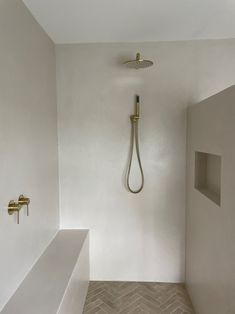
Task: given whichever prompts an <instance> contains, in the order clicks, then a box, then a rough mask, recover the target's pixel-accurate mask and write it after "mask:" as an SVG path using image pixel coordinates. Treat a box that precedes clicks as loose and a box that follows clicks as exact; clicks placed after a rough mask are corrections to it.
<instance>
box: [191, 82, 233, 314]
mask: <svg viewBox="0 0 235 314" xmlns="http://www.w3.org/2000/svg"><path fill="white" fill-rule="evenodd" d="M234 99H235V87H234V86H233V87H231V88H229V89H227V90H225V91H223V92H221V93H219V94H217V95H215V96H213V97H210V98H208V99H206V100H204V101H202V102H201V103H199V104H197V105H194V106H192V107H191V108H190V109H189V114H188V116H189V123H188V131H189V134H188V204H187V209H188V210H187V235H186V239H187V250H186V252H187V254H186V257H187V258H186V282H187V286H188V288H189V292H190V295H191V298H192V301H193V303H194V306H195V310H196V313H199V314H221V313H226V314H233V313H235V246H234V240H235V211H234V204H235V194H234V191H235V180H234V173H235V164H234V160H235V146H234V134H235V124H234V121H235V106H234ZM195 151H202V152H206V153H211V154H216V155H219V156H221V158H222V169H221V206H218V205H217V204H215V203H214V202H213V201H211V200H210V199H209V198H207V197H206V196H204V195H203V194H201V193H200V192H199V191H198V190H196V189H194V163H195Z"/></svg>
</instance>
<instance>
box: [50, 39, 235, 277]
mask: <svg viewBox="0 0 235 314" xmlns="http://www.w3.org/2000/svg"><path fill="white" fill-rule="evenodd" d="M56 49H57V50H56V51H57V82H58V86H57V87H58V115H59V117H58V119H59V163H60V200H61V202H60V207H61V227H65V228H88V229H90V230H91V232H90V244H91V248H90V250H91V251H90V253H91V278H92V279H95V280H150V281H175V282H177V281H182V280H184V251H185V167H186V162H185V159H186V158H185V155H186V110H185V108H186V107H187V105H188V104H192V103H195V102H198V101H199V100H201V99H203V98H205V97H207V96H209V95H212V94H214V93H215V92H216V91H219V90H222V89H224V88H225V87H227V86H229V85H231V84H232V83H233V82H234V80H235V74H234V73H235V63H234V62H233V60H234V53H235V41H234V40H218V41H195V42H193V41H192V42H190V41H189V42H171V43H144V44H143V43H142V44H103V45H102V44H90V45H89V44H87V45H86V44H80V45H58V46H57V48H56ZM137 51H141V53H142V54H143V55H144V56H145V57H146V58H150V59H153V61H154V62H155V66H154V67H152V68H149V69H145V70H139V71H136V70H131V69H127V68H125V67H124V66H122V62H123V61H125V60H128V59H131V58H133V57H134V55H135V52H137ZM136 93H137V94H140V96H141V120H140V148H141V157H142V162H143V167H144V172H145V187H144V190H143V191H142V192H141V193H140V194H139V195H132V194H130V193H129V192H127V191H126V189H125V187H124V184H123V178H124V170H125V167H126V162H127V155H128V149H129V139H130V120H129V115H130V114H131V113H132V112H133V105H134V95H135V94H136Z"/></svg>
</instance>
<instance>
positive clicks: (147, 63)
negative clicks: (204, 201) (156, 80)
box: [124, 52, 153, 70]
mask: <svg viewBox="0 0 235 314" xmlns="http://www.w3.org/2000/svg"><path fill="white" fill-rule="evenodd" d="M124 64H125V65H126V66H128V67H129V68H132V69H136V70H138V69H141V68H147V67H151V66H152V65H153V61H151V60H144V59H143V58H141V56H140V53H139V52H137V54H136V57H135V60H129V61H126V62H124Z"/></svg>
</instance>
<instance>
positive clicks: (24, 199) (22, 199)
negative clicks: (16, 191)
mask: <svg viewBox="0 0 235 314" xmlns="http://www.w3.org/2000/svg"><path fill="white" fill-rule="evenodd" d="M18 203H19V204H20V205H21V206H25V205H26V206H27V216H29V203H30V198H28V197H26V196H24V195H23V194H21V195H20V196H19V199H18Z"/></svg>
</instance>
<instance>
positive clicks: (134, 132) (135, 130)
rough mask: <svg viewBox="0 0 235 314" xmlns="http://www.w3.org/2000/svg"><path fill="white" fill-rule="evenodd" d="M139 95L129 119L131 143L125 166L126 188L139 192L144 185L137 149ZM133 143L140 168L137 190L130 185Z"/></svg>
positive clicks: (132, 191)
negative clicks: (133, 112) (139, 182)
mask: <svg viewBox="0 0 235 314" xmlns="http://www.w3.org/2000/svg"><path fill="white" fill-rule="evenodd" d="M138 106H139V97H138V96H137V103H136V113H135V115H132V116H131V117H130V119H131V144H130V159H129V163H128V168H127V177H126V178H127V179H126V183H127V188H128V190H129V191H130V192H131V193H136V194H137V193H139V192H140V191H141V190H142V189H143V187H144V172H143V168H142V164H141V159H140V150H139V138H138V120H139V107H138ZM134 144H135V148H136V155H137V160H138V164H139V169H140V174H141V185H140V187H139V188H138V189H137V190H133V189H132V188H131V187H130V172H131V165H132V160H133V152H134Z"/></svg>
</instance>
